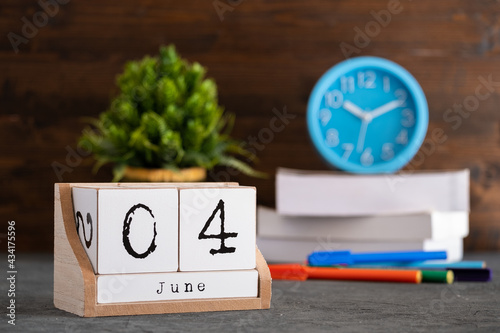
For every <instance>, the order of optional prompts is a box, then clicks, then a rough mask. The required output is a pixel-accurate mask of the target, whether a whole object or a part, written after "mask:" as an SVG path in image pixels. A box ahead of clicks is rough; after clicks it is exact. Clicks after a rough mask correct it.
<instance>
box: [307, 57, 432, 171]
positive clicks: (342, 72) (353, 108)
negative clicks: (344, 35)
mask: <svg viewBox="0 0 500 333" xmlns="http://www.w3.org/2000/svg"><path fill="white" fill-rule="evenodd" d="M428 122H429V111H428V107H427V101H426V99H425V95H424V92H423V91H422V88H421V87H420V85H419V84H418V82H417V81H416V80H415V78H414V77H413V76H412V75H411V74H410V73H409V72H408V71H407V70H405V69H404V68H403V67H401V66H399V65H398V64H396V63H394V62H392V61H389V60H386V59H382V58H377V57H358V58H353V59H349V60H345V61H343V62H341V63H339V64H337V65H336V66H334V67H332V68H331V69H330V70H328V71H327V72H326V73H325V74H324V75H323V76H322V77H321V78H320V79H319V81H318V82H317V83H316V85H315V86H314V89H313V91H312V93H311V96H310V97H309V102H308V106H307V125H308V129H309V134H310V136H311V139H312V142H313V144H314V146H315V147H316V149H317V150H318V151H319V153H320V154H321V155H322V156H323V157H324V158H325V159H326V160H327V161H328V162H329V163H330V164H331V165H333V166H334V167H337V168H340V169H342V170H345V171H348V172H352V173H390V172H395V171H397V170H399V169H401V168H402V167H403V166H405V165H406V164H407V163H408V162H409V161H410V160H411V159H412V158H413V156H414V155H415V154H416V153H417V151H418V149H419V148H420V146H421V145H422V142H423V141H424V138H425V134H426V132H427V125H428Z"/></svg>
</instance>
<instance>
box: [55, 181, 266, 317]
mask: <svg viewBox="0 0 500 333" xmlns="http://www.w3.org/2000/svg"><path fill="white" fill-rule="evenodd" d="M77 185H100V184H69V183H61V184H55V193H54V194H55V197H54V305H55V307H56V308H58V309H61V310H65V311H68V312H71V313H74V314H77V315H79V316H82V317H101V316H124V315H139V314H160V313H181V312H203V311H229V310H252V309H268V308H269V307H270V305H271V274H270V272H269V268H268V267H267V263H266V261H265V259H264V257H263V256H262V254H261V253H260V251H259V250H258V249H257V248H256V251H257V256H256V257H257V271H258V273H259V284H258V288H259V289H258V296H257V297H255V298H217V299H197V300H173V301H151V302H130V303H109V304H100V303H97V276H96V275H95V274H94V271H93V269H92V265H91V263H90V260H89V259H88V256H87V254H86V253H85V250H84V249H83V246H82V244H81V242H80V239H79V237H78V235H77V233H76V228H75V219H74V214H73V203H72V197H71V188H72V187H73V186H77ZM144 185H145V186H147V185H148V184H144Z"/></svg>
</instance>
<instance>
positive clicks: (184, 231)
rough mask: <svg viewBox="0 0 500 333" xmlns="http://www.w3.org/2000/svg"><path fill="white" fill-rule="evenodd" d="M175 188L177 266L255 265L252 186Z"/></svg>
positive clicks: (186, 268) (192, 268) (193, 268)
mask: <svg viewBox="0 0 500 333" xmlns="http://www.w3.org/2000/svg"><path fill="white" fill-rule="evenodd" d="M179 192H180V194H179V204H180V209H179V214H180V216H179V220H180V224H179V232H180V235H179V242H180V244H179V270H181V271H207V270H237V269H252V268H255V266H256V262H255V260H256V259H255V242H256V239H255V237H256V222H255V221H256V190H255V187H244V186H240V187H233V188H191V189H187V188H181V189H179Z"/></svg>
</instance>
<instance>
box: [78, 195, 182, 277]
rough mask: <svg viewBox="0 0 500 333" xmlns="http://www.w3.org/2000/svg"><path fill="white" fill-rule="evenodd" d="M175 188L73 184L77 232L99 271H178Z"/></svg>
mask: <svg viewBox="0 0 500 333" xmlns="http://www.w3.org/2000/svg"><path fill="white" fill-rule="evenodd" d="M178 198H179V197H178V190H177V189H176V188H163V189H159V188H153V189H152V188H149V189H136V188H85V187H73V207H74V213H75V221H76V224H77V230H78V235H79V237H80V240H81V241H82V245H83V247H84V249H85V251H86V252H87V255H88V257H89V259H90V262H91V263H92V266H93V268H94V272H95V273H96V274H123V273H147V272H172V271H177V269H178V253H179V252H178V233H179V229H178V218H179V216H178V203H179V199H178Z"/></svg>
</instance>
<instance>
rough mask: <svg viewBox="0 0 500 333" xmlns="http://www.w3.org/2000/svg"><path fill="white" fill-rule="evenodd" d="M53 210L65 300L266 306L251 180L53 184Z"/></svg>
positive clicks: (99, 307) (104, 306)
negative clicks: (244, 183) (247, 183)
mask: <svg viewBox="0 0 500 333" xmlns="http://www.w3.org/2000/svg"><path fill="white" fill-rule="evenodd" d="M54 220H55V236H54V304H55V306H56V307H57V308H60V309H62V310H66V311H69V312H72V313H75V314H77V315H80V316H86V317H95V316H113V315H134V314H152V313H178V312H198V311H223V310H245V309H265V308H269V306H270V298H271V278H270V274H269V269H268V268H267V264H266V262H265V260H264V258H263V257H262V255H261V254H260V252H259V250H258V249H257V248H256V245H255V235H256V230H255V225H256V223H255V222H256V191H255V188H254V187H245V186H239V185H238V184H237V183H113V184H110V183H97V184H84V183H82V184H56V185H55V216H54Z"/></svg>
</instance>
